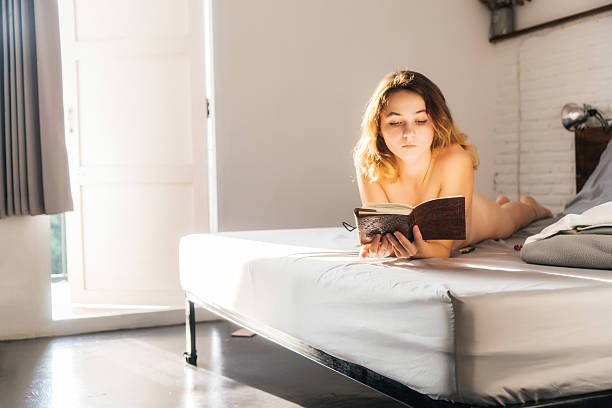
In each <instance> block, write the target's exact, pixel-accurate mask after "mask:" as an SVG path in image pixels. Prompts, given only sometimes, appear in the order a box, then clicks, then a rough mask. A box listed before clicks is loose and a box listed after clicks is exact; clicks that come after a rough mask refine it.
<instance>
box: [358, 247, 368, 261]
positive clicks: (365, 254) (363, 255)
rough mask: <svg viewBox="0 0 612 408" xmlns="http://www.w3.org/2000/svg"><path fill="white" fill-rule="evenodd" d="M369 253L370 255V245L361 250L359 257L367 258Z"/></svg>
mask: <svg viewBox="0 0 612 408" xmlns="http://www.w3.org/2000/svg"><path fill="white" fill-rule="evenodd" d="M369 253H370V244H365V245H362V246H361V249H360V250H359V257H360V258H367V257H368V254H369Z"/></svg>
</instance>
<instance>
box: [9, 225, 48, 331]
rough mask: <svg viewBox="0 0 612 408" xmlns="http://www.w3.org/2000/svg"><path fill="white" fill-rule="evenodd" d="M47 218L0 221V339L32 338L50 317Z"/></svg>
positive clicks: (45, 327) (43, 329)
mask: <svg viewBox="0 0 612 408" xmlns="http://www.w3.org/2000/svg"><path fill="white" fill-rule="evenodd" d="M49 235H50V227H49V217H48V216H43V215H40V216H36V217H14V218H7V219H2V220H0V339H7V338H19V337H35V336H37V335H39V334H41V333H42V332H44V331H45V330H46V329H47V326H48V323H49V321H50V320H51V287H50V275H51V249H50V244H49Z"/></svg>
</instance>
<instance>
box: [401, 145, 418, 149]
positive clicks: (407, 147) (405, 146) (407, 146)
mask: <svg viewBox="0 0 612 408" xmlns="http://www.w3.org/2000/svg"><path fill="white" fill-rule="evenodd" d="M402 147H403V148H405V149H409V148H411V147H416V145H413V144H407V145H403V146H402Z"/></svg>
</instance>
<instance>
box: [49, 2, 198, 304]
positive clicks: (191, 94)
mask: <svg viewBox="0 0 612 408" xmlns="http://www.w3.org/2000/svg"><path fill="white" fill-rule="evenodd" d="M59 4H60V20H61V24H60V25H61V37H62V59H63V73H64V89H65V90H64V104H65V107H66V115H67V118H66V119H67V126H66V132H67V145H68V150H69V159H70V162H71V176H72V188H73V197H74V206H75V210H74V212H73V213H70V214H68V217H67V236H68V242H67V252H68V254H67V257H68V274H69V280H70V284H71V294H72V301H73V302H75V303H104V304H124V305H125V304H131V305H168V306H182V305H183V302H184V293H183V292H182V291H181V290H180V286H179V278H178V244H179V238H180V237H181V236H182V235H185V234H188V233H192V232H206V231H207V230H208V201H207V196H208V194H207V172H206V135H205V122H206V100H205V89H204V84H205V81H204V78H205V76H204V41H203V40H204V39H203V35H204V30H203V17H204V16H203V10H202V0H104V1H100V0H60V3H59Z"/></svg>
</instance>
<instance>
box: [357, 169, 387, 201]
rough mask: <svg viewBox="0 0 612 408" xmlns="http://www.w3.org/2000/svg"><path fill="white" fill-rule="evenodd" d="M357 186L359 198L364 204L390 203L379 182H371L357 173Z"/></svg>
mask: <svg viewBox="0 0 612 408" xmlns="http://www.w3.org/2000/svg"><path fill="white" fill-rule="evenodd" d="M357 185H358V186H359V196H360V197H361V202H362V203H367V202H372V203H373V202H376V203H382V202H388V201H389V199H388V198H387V194H386V193H385V190H384V189H383V187H382V185H381V184H380V183H378V182H373V183H372V182H370V181H369V180H368V179H367V177H366V176H365V175H364V174H362V173H361V172H359V171H357Z"/></svg>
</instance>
